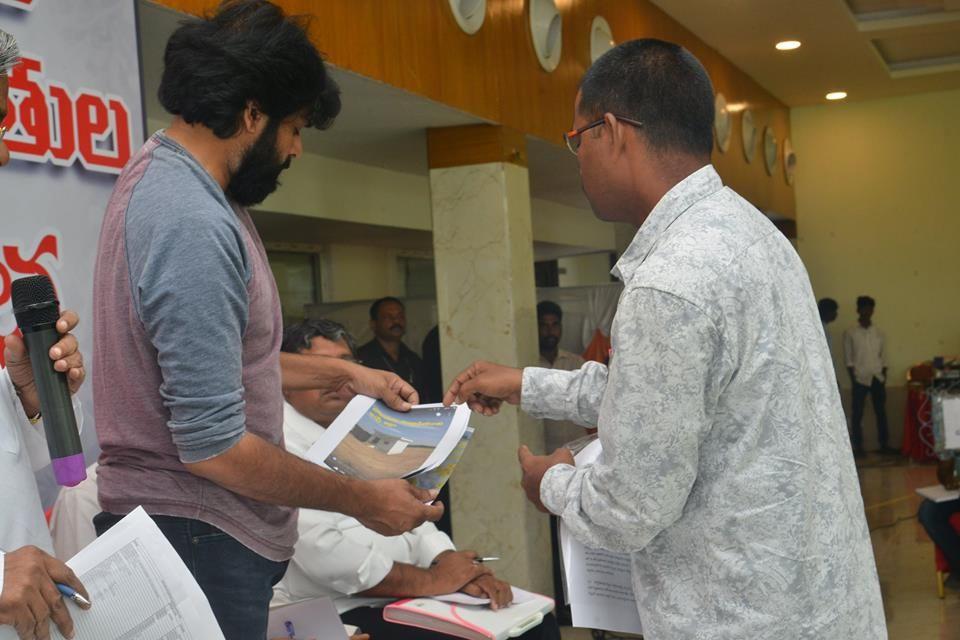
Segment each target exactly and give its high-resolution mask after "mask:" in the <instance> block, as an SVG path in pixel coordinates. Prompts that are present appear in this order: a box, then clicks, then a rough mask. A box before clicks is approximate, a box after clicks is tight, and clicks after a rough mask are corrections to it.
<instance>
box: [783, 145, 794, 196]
mask: <svg viewBox="0 0 960 640" xmlns="http://www.w3.org/2000/svg"><path fill="white" fill-rule="evenodd" d="M796 170H797V154H796V153H795V152H794V150H793V145H792V144H791V143H790V138H787V139H786V140H784V141H783V177H784V178H785V179H786V181H787V184H788V185H790V186H791V187H792V186H793V183H794V181H795V180H796V177H795V174H796Z"/></svg>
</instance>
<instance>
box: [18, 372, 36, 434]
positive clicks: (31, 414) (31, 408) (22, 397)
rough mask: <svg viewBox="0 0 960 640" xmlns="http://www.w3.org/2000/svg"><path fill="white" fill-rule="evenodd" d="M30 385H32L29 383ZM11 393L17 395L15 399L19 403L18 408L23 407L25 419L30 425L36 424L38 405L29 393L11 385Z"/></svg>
mask: <svg viewBox="0 0 960 640" xmlns="http://www.w3.org/2000/svg"><path fill="white" fill-rule="evenodd" d="M30 384H31V385H32V384H34V383H32V382H31V383H30ZM13 391H14V393H16V394H17V399H18V400H19V401H20V406H21V407H23V413H24V414H26V416H27V418H28V419H29V420H30V422H31V423H32V424H36V421H37V420H38V419H39V417H40V405H39V403H38V402H36V401H34V399H33V398H32V397H31V393H30V392H29V391H27V390H26V389H24V388H22V387H18V386H17V385H13Z"/></svg>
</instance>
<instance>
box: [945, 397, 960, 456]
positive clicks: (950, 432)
mask: <svg viewBox="0 0 960 640" xmlns="http://www.w3.org/2000/svg"><path fill="white" fill-rule="evenodd" d="M943 446H944V448H946V449H960V397H957V396H949V397H946V398H944V399H943Z"/></svg>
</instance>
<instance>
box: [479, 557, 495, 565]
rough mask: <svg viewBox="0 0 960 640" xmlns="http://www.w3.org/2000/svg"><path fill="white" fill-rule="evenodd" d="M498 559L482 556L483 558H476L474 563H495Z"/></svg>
mask: <svg viewBox="0 0 960 640" xmlns="http://www.w3.org/2000/svg"><path fill="white" fill-rule="evenodd" d="M499 559H500V558H498V557H497V556H484V557H483V558H477V559H476V560H474V562H477V563H481V564H482V563H484V562H496V561H497V560H499Z"/></svg>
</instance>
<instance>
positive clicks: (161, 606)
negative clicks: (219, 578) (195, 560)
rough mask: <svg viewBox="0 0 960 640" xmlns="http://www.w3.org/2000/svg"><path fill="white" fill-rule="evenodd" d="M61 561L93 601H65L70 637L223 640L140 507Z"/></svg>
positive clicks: (7, 639)
mask: <svg viewBox="0 0 960 640" xmlns="http://www.w3.org/2000/svg"><path fill="white" fill-rule="evenodd" d="M67 564H68V565H69V566H70V568H71V569H73V571H74V573H76V574H77V577H79V578H80V581H81V582H83V585H84V586H85V587H86V589H87V592H88V593H89V594H90V602H91V603H92V604H93V606H92V607H91V608H90V610H89V611H82V610H81V609H80V608H79V607H77V606H75V605H74V604H73V602H71V601H68V602H67V606H68V607H69V609H70V615H71V617H72V618H73V622H74V627H75V634H74V638H75V639H76V640H121V639H123V640H127V639H133V638H136V639H137V640H223V633H222V632H221V631H220V627H219V626H218V625H217V621H216V618H214V616H213V611H212V610H211V609H210V604H209V603H208V602H207V598H206V596H204V595H203V591H201V590H200V586H199V585H198V584H197V582H196V580H194V578H193V576H192V575H191V574H190V572H189V571H188V570H187V567H186V565H184V564H183V561H182V560H181V559H180V556H179V555H177V552H176V551H175V550H174V548H173V547H172V546H171V545H170V543H169V542H168V541H167V539H166V538H165V537H164V536H163V533H161V532H160V529H159V528H157V525H156V524H154V522H153V520H151V519H150V516H148V515H147V513H146V512H145V511H144V510H143V509H142V508H137V509H136V510H135V511H133V512H131V513H130V515H128V516H127V517H126V518H124V519H123V520H121V521H120V522H119V523H117V524H116V525H115V526H114V527H113V528H112V529H110V530H109V531H107V532H106V533H105V534H104V535H102V536H101V537H99V538H97V539H96V540H95V541H94V542H92V543H91V544H90V545H89V546H87V547H86V548H85V549H84V550H83V551H81V552H80V553H78V554H77V555H75V556H74V557H73V558H72V559H71V560H70V561H69V562H67ZM51 629H52V637H53V638H57V639H58V640H62V639H63V635H61V634H60V632H59V631H58V630H56V627H55V625H51ZM0 640H17V633H16V631H14V630H13V628H12V627H0Z"/></svg>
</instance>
